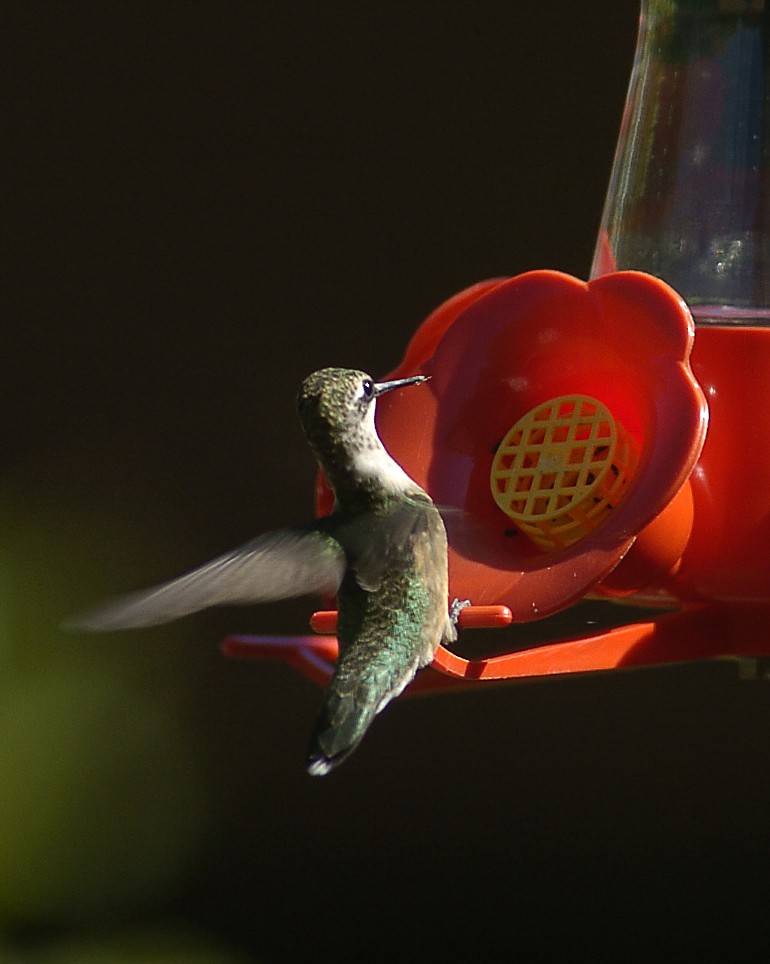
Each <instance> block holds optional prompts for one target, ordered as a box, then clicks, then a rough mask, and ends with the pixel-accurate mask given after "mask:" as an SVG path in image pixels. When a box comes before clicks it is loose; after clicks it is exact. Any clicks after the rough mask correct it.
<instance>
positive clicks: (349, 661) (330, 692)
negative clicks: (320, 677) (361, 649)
mask: <svg viewBox="0 0 770 964" xmlns="http://www.w3.org/2000/svg"><path fill="white" fill-rule="evenodd" d="M359 655H360V654H358V653H356V652H355V650H354V651H349V652H348V653H346V654H345V657H343V658H342V659H341V660H340V662H339V664H338V666H337V669H336V671H335V674H334V676H333V677H332V681H331V683H330V684H329V688H328V689H327V690H326V693H325V695H324V701H323V705H322V707H321V712H320V714H319V716H318V719H317V720H316V724H315V727H314V728H313V732H312V734H311V736H310V747H309V751H308V763H307V769H308V773H310V774H312V775H313V776H323V775H324V774H326V773H329V771H330V770H333V769H334V768H335V767H336V766H338V765H339V764H340V763H342V761H343V760H346V759H347V758H348V757H349V756H350V754H351V753H352V752H353V750H355V748H356V747H357V746H358V744H359V743H360V742H361V740H362V739H363V737H364V735H365V733H366V731H367V730H368V729H369V726H370V725H371V723H372V720H374V718H375V716H376V715H377V714H378V713H379V712H380V711H381V710H383V709H384V708H385V707H386V706H387V704H388V703H389V702H390V701H391V700H392V699H393V698H394V697H396V696H398V694H399V693H400V692H401V691H402V690H403V689H404V687H405V686H406V685H407V683H409V682H410V681H411V680H412V679H413V677H414V674H415V673H416V672H417V669H418V665H419V664H418V661H417V659H415V660H414V661H413V662H412V663H411V664H410V665H409V666H408V667H406V668H404V667H401V671H400V672H398V671H394V667H393V666H392V665H390V666H389V665H388V661H387V658H386V656H385V654H382V655H381V658H380V659H379V660H374V661H372V662H367V663H366V665H365V666H361V664H360V661H359V659H358V658H357V657H358V656H359ZM391 659H392V656H391Z"/></svg>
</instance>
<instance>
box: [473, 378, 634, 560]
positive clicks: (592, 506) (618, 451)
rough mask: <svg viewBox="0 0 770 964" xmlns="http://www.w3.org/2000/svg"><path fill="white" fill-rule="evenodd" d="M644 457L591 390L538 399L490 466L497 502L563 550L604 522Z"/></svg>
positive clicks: (535, 537)
mask: <svg viewBox="0 0 770 964" xmlns="http://www.w3.org/2000/svg"><path fill="white" fill-rule="evenodd" d="M637 462H638V453H637V451H636V447H635V445H634V441H633V439H632V438H631V436H630V435H629V434H628V433H627V432H626V431H625V429H624V428H623V426H622V425H620V423H618V422H616V421H615V419H614V418H613V417H612V414H611V413H610V411H609V409H607V408H606V407H605V406H604V405H602V403H601V402H599V401H597V400H596V399H595V398H589V397H588V396H587V395H562V396H560V397H559V398H552V399H551V400H550V401H548V402H544V403H543V404H542V405H538V406H537V407H536V408H533V409H532V411H530V412H528V413H527V414H526V415H525V416H524V417H523V418H520V419H519V421H518V422H516V424H515V425H514V426H513V428H511V430H510V431H509V432H508V434H507V435H506V436H505V438H504V439H503V441H502V442H501V443H500V445H499V446H498V448H497V451H496V453H495V458H494V461H493V463H492V471H491V473H490V479H489V482H490V486H491V488H492V495H493V496H494V499H495V502H496V503H497V504H498V505H499V506H500V508H501V509H502V510H503V512H504V513H505V514H506V515H507V516H509V517H510V518H511V519H512V520H513V521H514V523H515V524H516V526H517V528H518V529H520V530H521V531H522V532H523V533H525V534H526V535H527V536H529V538H530V539H531V540H532V541H533V542H534V543H536V545H538V546H540V548H541V549H563V548H565V547H566V546H571V545H573V544H574V543H576V542H578V541H579V540H580V539H582V538H583V537H584V536H586V535H588V533H589V532H591V531H592V530H594V529H595V528H596V527H597V526H598V525H600V524H601V523H602V522H603V520H604V519H606V518H607V516H608V514H609V513H610V512H611V511H612V509H613V508H614V507H615V506H616V505H617V504H618V503H619V502H620V500H621V499H622V498H623V495H624V494H625V491H626V488H627V486H628V483H629V481H630V480H631V478H632V477H633V474H634V471H635V469H636V465H637Z"/></svg>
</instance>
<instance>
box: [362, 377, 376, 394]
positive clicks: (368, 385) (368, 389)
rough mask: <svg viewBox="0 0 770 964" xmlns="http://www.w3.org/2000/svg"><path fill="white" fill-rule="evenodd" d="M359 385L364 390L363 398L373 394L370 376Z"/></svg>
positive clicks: (372, 383)
mask: <svg viewBox="0 0 770 964" xmlns="http://www.w3.org/2000/svg"><path fill="white" fill-rule="evenodd" d="M361 387H362V388H363V390H364V398H371V397H372V396H373V395H374V382H373V381H372V380H371V378H367V379H365V380H364V384H363V385H362V386H361Z"/></svg>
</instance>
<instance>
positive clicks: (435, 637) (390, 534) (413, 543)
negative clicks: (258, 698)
mask: <svg viewBox="0 0 770 964" xmlns="http://www.w3.org/2000/svg"><path fill="white" fill-rule="evenodd" d="M371 516H372V513H366V514H364V515H362V517H361V518H360V519H359V520H357V521H358V526H356V525H355V524H353V525H351V526H350V530H349V531H347V532H346V533H345V537H346V542H347V546H346V549H347V551H348V553H349V558H350V567H349V569H348V572H347V574H346V576H345V579H344V580H343V582H342V585H341V586H340V590H339V594H338V607H339V619H338V627H337V634H338V639H339V646H340V657H339V660H338V663H337V667H336V670H335V673H334V677H333V678H332V681H331V683H330V685H329V688H328V690H327V692H326V694H325V698H324V703H323V706H322V709H321V713H320V716H319V718H318V721H317V723H316V727H315V729H314V731H313V734H312V737H311V746H310V755H309V770H310V772H311V773H316V774H321V773H326V772H328V770H330V769H331V768H332V767H334V766H336V765H337V764H338V763H340V762H342V760H344V759H345V757H347V756H348V755H349V754H350V753H351V752H352V751H353V750H354V749H355V747H356V746H357V744H358V743H359V742H360V740H361V738H362V737H363V735H364V734H365V732H366V730H367V729H368V727H369V725H370V724H371V722H372V720H373V719H374V717H375V716H376V715H377V713H379V712H380V711H381V710H382V709H383V708H384V707H385V706H386V705H387V704H388V703H389V702H390V700H392V699H393V698H394V697H396V696H398V694H399V693H400V692H401V691H402V690H403V689H404V687H405V686H406V685H407V684H408V683H409V682H410V681H411V680H412V678H413V677H414V675H415V673H416V672H417V670H418V669H420V668H421V667H422V666H425V665H427V664H428V663H430V661H431V660H432V659H433V655H434V653H435V652H436V649H437V647H438V645H439V643H440V642H441V641H442V639H443V640H446V641H450V640H452V639H454V638H455V629H454V626H453V624H452V623H451V621H450V620H449V617H448V613H447V592H448V590H447V568H446V558H447V554H446V532H445V529H444V524H443V521H442V519H441V516H440V514H439V512H438V510H437V509H436V507H435V506H434V505H433V503H432V502H431V501H430V499H429V498H428V496H427V495H425V494H424V493H422V492H421V491H419V493H418V492H415V493H413V494H412V495H411V496H410V497H408V498H404V497H401V498H393V499H392V500H390V501H389V504H387V505H386V506H383V507H381V509H380V510H379V511H377V512H376V513H374V516H375V520H374V521H372V518H371Z"/></svg>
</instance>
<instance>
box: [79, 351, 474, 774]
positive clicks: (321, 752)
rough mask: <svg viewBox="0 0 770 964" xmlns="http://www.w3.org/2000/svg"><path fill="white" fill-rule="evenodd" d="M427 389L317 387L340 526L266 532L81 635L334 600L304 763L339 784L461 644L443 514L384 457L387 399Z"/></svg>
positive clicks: (336, 382) (360, 381) (305, 425)
mask: <svg viewBox="0 0 770 964" xmlns="http://www.w3.org/2000/svg"><path fill="white" fill-rule="evenodd" d="M427 378H428V376H425V375H415V376H413V377H410V378H399V379H395V380H392V381H384V382H375V381H374V380H373V379H372V378H371V376H370V375H367V374H366V373H365V372H362V371H356V370H351V369H345V368H324V369H322V370H320V371H317V372H314V373H313V374H312V375H309V376H308V377H307V378H306V379H305V380H304V381H303V382H302V385H301V386H300V388H299V391H298V393H297V399H296V401H297V412H298V414H299V419H300V423H301V425H302V429H303V431H304V434H305V437H306V439H307V441H308V443H309V445H310V448H311V449H312V451H313V453H314V454H315V457H316V459H317V461H318V463H319V465H320V467H321V469H322V470H323V473H324V475H325V476H326V479H327V481H328V482H329V484H330V485H331V487H332V489H333V491H334V495H335V504H334V509H333V510H332V512H331V514H330V515H328V516H324V517H322V518H319V519H316V520H314V521H312V522H310V523H307V524H305V525H299V526H293V527H290V528H285V529H280V530H276V531H273V532H268V533H266V534H264V535H262V536H259V537H258V538H256V539H254V540H252V541H251V542H248V543H246V544H245V545H243V546H241V547H240V548H238V549H235V550H233V551H231V552H228V553H226V554H225V555H223V556H220V557H218V558H216V559H214V560H213V561H211V562H209V563H207V564H205V565H203V566H201V567H199V568H197V569H194V570H192V571H191V572H188V573H187V574H186V575H183V576H180V577H178V578H176V579H171V580H170V581H168V582H165V583H162V584H161V585H159V586H156V587H154V588H151V589H148V590H144V591H139V592H136V593H132V594H129V595H127V596H123V597H120V598H118V599H116V600H114V601H112V602H108V603H106V604H105V605H102V606H101V607H99V608H97V609H95V610H93V611H92V612H90V613H87V614H86V615H85V616H83V617H80V618H79V619H77V620H76V621H75V622H74V624H72V625H73V626H74V628H77V629H81V630H82V629H85V630H93V631H97V630H113V629H128V628H138V627H145V626H153V625H157V624H159V623H164V622H167V621H169V620H172V619H176V618H178V617H181V616H185V615H188V614H189V613H193V612H197V611H198V610H201V609H205V608H207V607H209V606H216V605H223V604H228V603H229V604H243V603H257V602H266V601H268V600H276V599H286V598H290V597H295V596H302V595H306V594H310V593H319V594H322V595H332V594H336V596H337V607H338V624H337V637H338V641H339V657H338V660H337V664H336V667H335V669H334V673H333V675H332V678H331V680H330V682H329V685H328V688H327V689H326V691H325V693H324V697H323V702H322V705H321V710H320V713H319V715H318V719H317V721H316V724H315V727H314V729H313V731H312V734H311V737H310V746H309V751H308V758H307V768H308V772H309V773H310V774H312V775H314V776H319V775H323V774H326V773H328V772H330V771H331V770H332V769H333V768H334V767H336V766H337V765H338V764H340V763H341V762H342V761H343V760H345V759H346V758H347V757H348V756H349V755H350V754H351V753H352V752H353V750H355V748H356V747H357V746H358V744H359V743H360V742H361V740H362V739H363V737H364V734H365V733H366V731H367V730H368V728H369V726H370V724H371V723H372V721H373V719H374V717H375V716H376V715H377V714H378V713H380V712H381V711H382V710H383V709H384V708H385V706H387V704H388V703H389V702H390V701H391V700H392V699H394V697H396V696H398V695H399V694H400V693H401V692H402V691H403V689H404V688H405V687H406V686H407V685H408V684H409V683H410V682H411V680H412V679H413V678H414V676H415V674H416V673H417V671H418V670H419V669H420V668H421V667H423V666H426V665H427V664H428V663H430V662H431V660H432V659H433V656H434V654H435V652H436V650H437V648H438V646H439V644H440V643H442V642H443V643H450V642H452V641H454V640H455V639H456V638H457V632H456V629H455V620H454V618H453V616H452V614H451V613H450V610H449V607H448V580H447V536H446V530H445V528H444V523H443V520H442V518H441V514H440V512H439V510H438V508H437V507H436V506H435V504H434V503H433V501H432V499H431V498H430V496H429V495H428V493H427V492H425V491H424V489H422V488H421V487H420V486H419V485H418V484H417V483H416V482H415V481H414V480H413V479H411V478H410V477H409V475H407V473H406V472H405V471H404V470H403V468H401V466H400V465H399V464H398V463H397V462H396V461H395V460H394V459H393V458H392V456H391V455H390V454H389V453H388V451H387V450H386V448H385V446H384V445H383V444H382V441H381V440H380V438H379V436H378V434H377V429H376V427H375V420H374V414H375V408H376V402H377V399H378V398H379V397H380V396H382V395H384V394H386V393H387V392H391V391H394V390H396V389H401V388H404V387H407V386H410V385H419V384H421V383H422V382H425V381H426V380H427Z"/></svg>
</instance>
